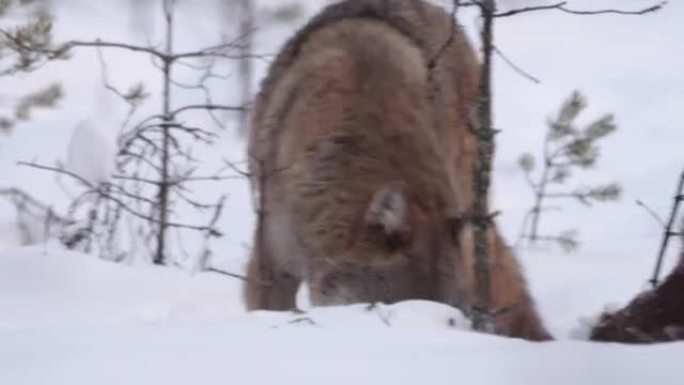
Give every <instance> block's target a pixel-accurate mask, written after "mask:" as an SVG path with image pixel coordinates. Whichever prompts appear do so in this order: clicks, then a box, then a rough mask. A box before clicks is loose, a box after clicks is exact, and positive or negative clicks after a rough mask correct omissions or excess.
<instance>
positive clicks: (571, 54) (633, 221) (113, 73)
mask: <svg viewBox="0 0 684 385" xmlns="http://www.w3.org/2000/svg"><path fill="white" fill-rule="evenodd" d="M63 2H64V5H63V6H60V7H59V9H58V14H57V20H56V31H57V34H58V38H59V39H68V38H74V37H77V38H79V39H83V40H89V39H94V38H97V37H101V38H105V39H109V40H123V41H136V40H139V39H140V37H141V33H142V32H141V31H140V30H136V31H133V30H131V26H132V25H133V23H132V22H131V20H129V18H128V15H127V13H126V12H127V9H128V8H127V5H128V2H127V1H120V2H114V1H110V2H93V1H87V0H64V1H63ZM179 3H180V4H181V9H180V10H179V12H178V17H179V23H180V24H179V27H178V44H179V46H181V47H186V48H187V47H193V46H195V47H196V46H198V45H200V44H204V43H207V44H209V45H211V44H213V43H215V42H216V41H217V39H218V37H219V36H218V29H219V28H218V26H220V25H229V24H228V23H231V22H232V21H230V20H229V21H228V22H226V21H225V20H226V19H229V18H228V15H222V14H220V13H217V12H216V11H215V10H214V8H213V7H212V6H211V3H213V0H211V1H210V0H206V1H192V2H191V1H189V0H186V1H183V0H179ZM258 3H259V4H260V7H269V6H272V5H273V4H279V3H280V2H278V1H275V0H268V1H266V0H261V1H259V2H258ZM306 3H307V7H306V9H307V12H310V13H311V12H315V11H316V10H317V9H318V8H319V5H318V4H319V3H322V2H321V1H317V0H309V1H307V2H306ZM516 3H518V4H531V3H540V2H532V1H522V0H520V1H517V2H516ZM652 3H653V2H651V1H646V0H643V1H642V0H620V1H617V0H613V1H610V0H601V1H590V0H574V1H570V2H569V6H572V7H574V8H586V9H595V8H599V7H600V8H604V7H622V8H626V9H637V8H640V7H643V6H646V5H650V4H652ZM184 4H185V5H184ZM683 19H684V3H683V2H681V1H671V2H670V4H669V5H668V6H667V7H666V9H664V10H663V11H662V12H660V13H658V14H655V15H648V16H642V17H630V16H622V17H621V16H591V17H577V16H569V15H564V14H559V13H551V12H546V13H538V14H533V15H523V16H518V17H515V18H507V19H501V20H499V21H498V24H497V31H496V32H497V35H496V39H497V40H496V44H497V46H498V47H499V48H500V49H501V50H503V51H504V52H505V53H506V55H507V56H509V57H510V58H511V59H513V60H514V61H515V62H516V63H517V64H518V65H519V66H521V67H522V68H524V69H525V70H527V71H529V72H530V73H532V74H533V75H535V76H536V77H538V78H539V79H541V80H542V84H532V83H531V82H529V81H528V80H526V79H524V78H522V77H521V76H520V75H518V74H516V73H515V72H514V71H512V70H511V69H510V68H509V67H508V66H506V65H505V64H503V63H502V62H500V61H498V62H497V66H496V71H495V79H494V80H495V83H494V84H495V96H496V99H495V110H496V116H495V118H496V125H497V127H499V128H501V129H502V130H503V133H502V134H501V135H500V136H499V137H498V145H499V147H498V152H497V158H496V160H497V164H496V173H495V192H496V194H495V205H496V207H497V209H500V210H502V212H503V215H502V216H501V217H500V223H501V225H502V227H503V230H504V232H505V233H506V235H507V237H508V238H509V240H513V237H514V236H515V235H516V234H517V232H518V227H519V225H520V221H521V220H522V217H523V215H524V212H525V209H526V208H527V207H528V206H529V205H530V203H531V198H532V197H531V194H530V192H529V191H528V190H527V186H526V185H525V183H524V182H523V178H522V174H521V173H520V172H519V170H518V169H517V166H516V160H517V157H518V156H519V155H520V153H522V152H526V151H532V152H535V151H536V150H538V149H539V148H540V145H541V141H542V138H543V132H544V130H545V125H544V122H545V121H546V119H547V118H548V117H549V116H550V115H551V114H552V113H554V111H556V110H557V108H558V107H559V105H560V103H561V102H562V100H564V99H565V98H566V97H567V96H568V95H569V94H570V92H571V91H572V90H574V89H579V90H580V91H582V92H583V93H584V94H585V95H586V96H587V98H588V100H589V104H590V108H589V110H588V111H587V113H586V114H585V118H586V119H587V120H591V119H592V118H596V117H598V116H600V115H602V114H604V113H607V112H610V113H614V114H615V115H616V118H617V122H618V124H619V130H618V132H617V133H616V134H614V135H613V136H612V137H611V138H609V139H608V140H606V141H605V144H604V146H603V147H602V157H601V159H600V161H599V167H598V168H597V170H596V171H592V172H588V173H585V174H582V176H581V178H579V179H577V180H576V181H577V182H578V184H581V183H591V182H596V181H601V182H602V181H617V182H620V183H622V185H623V186H624V190H625V191H624V198H623V199H622V201H621V202H619V203H611V204H605V205H598V206H595V207H594V208H591V209H586V208H584V207H582V206H580V205H577V204H575V203H574V202H571V203H569V204H567V205H564V210H563V211H562V212H559V213H550V214H549V215H548V217H545V218H544V219H543V225H544V227H545V228H547V229H549V230H551V231H554V230H563V229H567V228H577V229H578V230H580V237H581V240H582V242H583V245H582V248H581V249H580V250H579V251H578V252H576V254H574V255H573V256H571V258H579V257H584V256H586V257H588V258H601V257H608V256H610V257H623V256H624V257H633V258H640V259H643V260H644V268H645V269H646V271H644V275H646V274H648V269H649V268H650V266H651V263H652V260H653V257H654V255H655V252H656V249H657V246H658V244H659V241H660V234H661V231H660V229H659V227H658V225H657V224H656V223H655V222H654V221H653V220H652V219H651V218H650V217H649V215H648V214H646V213H645V212H644V211H643V209H641V208H640V207H638V206H637V205H636V204H635V203H634V201H635V200H636V199H641V200H643V201H644V202H646V203H647V204H649V205H650V206H651V207H652V208H653V209H654V210H655V211H657V212H658V213H660V214H661V216H663V217H664V216H666V215H667V211H668V210H669V206H670V203H671V199H670V198H671V196H672V193H673V190H674V187H675V186H674V185H675V179H676V177H677V174H678V172H679V171H680V170H681V169H682V167H683V166H684V151H683V149H684V146H683V144H684V127H683V125H682V116H683V115H684V113H683V112H682V108H683V107H684V74H682V71H681V69H682V68H684V53H682V51H681V49H679V47H680V46H681V41H680V40H681V38H682V37H684V25H683V24H682V22H681V20H683ZM304 21H305V18H304V19H302V20H300V21H299V22H300V23H301V22H304ZM460 21H461V23H462V24H464V25H465V26H466V27H467V28H468V30H469V31H471V32H472V31H474V27H475V26H476V18H475V14H474V13H472V12H464V13H463V14H462V15H461V19H460ZM160 25H161V24H160V23H155V24H154V25H152V26H150V28H149V29H150V31H148V32H149V33H148V38H149V40H150V41H152V42H157V41H159V40H160V39H159V35H158V34H155V33H154V31H156V30H157V29H158V27H160ZM226 30H227V31H230V28H226ZM258 33H259V34H258V36H257V42H258V44H259V46H260V47H261V50H262V52H264V53H273V52H275V51H276V50H277V47H278V46H279V45H280V44H281V43H282V42H283V41H284V39H286V38H287V37H288V36H289V34H291V33H292V28H291V27H287V26H282V25H281V26H276V27H269V28H262V29H261V30H260V31H259V32H258ZM106 56H107V58H108V62H109V69H110V78H111V80H112V81H113V82H114V83H117V84H119V85H121V86H122V87H123V88H125V87H127V86H129V85H131V84H133V83H135V82H136V81H144V82H145V83H146V84H147V85H148V88H149V89H150V90H151V91H155V90H156V89H157V88H155V87H157V82H158V79H159V74H158V73H157V72H156V71H155V70H154V68H153V67H151V66H150V64H149V61H148V60H147V59H146V58H140V59H136V58H134V57H133V56H131V55H130V54H121V53H117V52H111V53H107V54H106ZM265 65H266V64H265V63H259V75H260V76H261V75H263V70H264V68H265ZM183 76H185V75H184V74H181V77H183ZM55 79H59V80H61V81H62V82H63V84H64V87H65V90H66V93H67V96H66V98H65V99H64V100H63V102H62V103H61V105H62V108H61V109H59V110H57V111H54V112H46V113H39V114H37V115H36V120H35V121H34V122H31V123H29V124H26V125H24V126H22V127H19V128H18V129H17V131H16V133H15V134H14V135H13V136H12V137H10V138H8V139H6V140H3V141H0V181H1V182H0V183H2V184H3V185H5V184H12V183H17V184H20V185H22V186H25V187H26V188H28V189H29V190H32V192H33V193H34V194H36V195H38V196H40V197H42V198H43V199H55V196H56V194H55V191H56V188H55V186H54V182H53V180H52V177H51V176H49V175H45V174H44V173H40V172H36V171H33V170H26V169H18V168H16V167H15V166H14V162H15V161H16V160H17V159H24V160H26V159H34V158H35V159H38V160H42V161H47V162H49V161H51V159H54V158H55V157H59V158H61V159H64V153H65V151H66V146H67V143H68V135H69V132H70V130H71V129H72V128H73V127H74V126H75V125H76V124H77V123H78V122H79V121H80V120H82V119H86V118H87V119H90V120H93V121H97V122H100V123H101V124H102V126H103V127H107V128H109V129H112V130H113V129H115V128H116V127H118V124H119V123H120V122H121V120H122V119H123V114H124V112H125V109H124V108H123V106H122V105H121V103H120V102H118V101H117V100H116V98H113V97H112V96H110V95H109V94H108V93H107V92H106V91H104V90H103V89H102V87H101V83H100V68H99V66H98V63H97V58H96V56H95V54H94V52H93V51H81V52H79V53H77V54H76V55H75V56H74V58H73V59H72V60H71V61H69V62H65V63H57V64H53V65H50V66H48V67H47V68H45V70H44V71H41V72H39V73H36V74H34V75H31V76H30V77H27V78H26V79H25V80H22V81H9V82H8V81H7V80H5V79H3V81H5V82H8V83H6V84H7V85H9V86H10V87H3V89H27V90H28V89H31V87H32V86H35V85H39V84H43V83H44V82H46V81H50V80H55ZM231 87H233V86H232V85H231V84H230V83H229V82H225V83H222V84H217V86H216V90H217V91H218V94H217V98H218V99H219V101H225V102H228V103H231V102H232V101H231V96H232V95H233V94H234V93H232V92H231ZM197 97H198V96H197V95H190V94H183V95H179V99H178V100H177V102H178V101H190V100H197V99H196V98H197ZM156 103H158V100H156V99H154V98H153V99H151V100H150V101H149V103H148V107H147V108H148V109H152V108H154V107H156V105H157V104H156ZM218 149H219V150H218V152H219V155H222V156H226V157H230V158H232V159H242V158H244V156H242V154H241V153H240V152H241V151H242V150H241V146H240V145H237V144H235V135H233V134H231V133H227V134H226V135H225V137H224V140H223V142H222V143H221V145H220V146H219V147H218ZM573 180H574V179H573ZM225 189H226V191H228V192H229V193H230V195H231V196H230V200H229V207H228V209H227V212H228V213H229V215H227V216H226V218H225V221H224V224H223V225H224V231H225V232H226V234H228V236H227V237H226V239H225V240H223V241H222V243H221V245H222V246H221V251H222V254H224V255H226V256H234V257H236V258H237V257H244V253H245V249H244V245H245V244H246V243H248V242H249V238H250V233H251V224H252V217H251V214H250V210H249V205H248V200H247V196H248V195H247V190H246V186H245V185H244V184H243V183H237V182H234V183H232V184H226V185H225ZM0 207H2V206H0ZM557 254H559V253H558V252H557V251H555V250H554V251H552V252H550V255H554V256H553V257H552V256H550V257H549V258H556V255H557ZM522 259H524V255H523V256H522ZM617 267H619V266H617Z"/></svg>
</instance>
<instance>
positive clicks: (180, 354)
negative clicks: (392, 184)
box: [0, 247, 684, 385]
mask: <svg viewBox="0 0 684 385" xmlns="http://www.w3.org/2000/svg"><path fill="white" fill-rule="evenodd" d="M607 286H608V285H607ZM586 294H587V293H586V292H585V295H586ZM596 294H597V295H598V294H600V293H596ZM549 295H551V294H549ZM555 300H560V295H559V296H558V297H556V298H555ZM547 316H551V314H547ZM682 353H684V343H671V344H663V345H654V346H625V345H619V344H598V343H590V342H586V341H580V340H572V339H563V340H560V341H556V342H549V343H530V342H525V341H521V340H514V339H506V338H500V337H495V336H490V335H483V334H478V333H475V332H473V331H470V330H468V322H467V321H466V320H465V319H464V318H463V317H462V316H461V314H460V312H458V311H457V310H455V309H453V308H450V307H447V306H445V305H441V304H436V303H429V302H424V301H407V302H403V303H399V304H396V305H392V306H387V305H379V306H375V307H369V306H368V305H363V304H359V305H352V306H346V307H334V308H319V309H308V310H307V311H306V312H305V313H301V314H299V313H297V314H295V313H275V312H255V313H252V314H246V313H244V312H243V311H242V310H241V304H240V303H239V282H238V281H236V280H231V279H226V278H225V277H223V276H220V275H216V274H208V273H203V274H198V275H193V276H190V275H188V274H187V273H185V272H182V271H179V270H177V269H169V268H159V267H149V266H148V267H142V266H125V265H121V264H114V263H111V262H105V261H101V260H98V259H95V258H93V257H91V256H87V255H81V254H75V253H71V252H65V251H61V250H59V249H58V248H56V247H47V248H26V249H16V250H9V251H6V252H4V253H1V254H0V384H3V385H5V384H6V385H24V384H31V385H38V384H50V385H62V384H63V385H80V384H83V385H89V384H99V385H108V384H112V385H113V384H122V383H123V384H129V385H138V384H140V385H143V384H165V385H171V384H189V383H197V384H205V385H210V384H226V383H237V384H274V383H283V384H290V383H297V384H321V383H325V384H349V383H358V384H397V385H398V384H416V383H430V384H452V383H455V382H459V383H460V382H463V383H468V384H492V385H494V384H497V385H499V384H521V385H523V384H524V385H531V384H540V385H542V384H549V383H553V384H597V383H620V384H624V385H630V384H635V385H636V384H638V385H642V384H644V383H657V384H660V385H668V384H672V385H679V384H681V383H682V381H684V373H683V372H682V370H681V362H680V361H681V360H680V357H681V355H682Z"/></svg>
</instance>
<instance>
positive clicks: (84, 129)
mask: <svg viewBox="0 0 684 385" xmlns="http://www.w3.org/2000/svg"><path fill="white" fill-rule="evenodd" d="M111 132H112V130H109V131H106V130H105V129H104V128H103V127H102V126H101V125H97V124H95V123H94V122H92V121H90V120H83V121H81V122H80V123H79V124H78V125H77V126H76V127H75V128H74V131H73V132H72V134H71V140H70V142H69V149H68V153H67V159H68V161H67V168H68V169H69V170H70V171H71V172H73V173H75V174H76V175H78V176H80V177H81V178H83V179H85V180H87V181H88V182H90V183H92V184H98V183H102V182H107V181H109V179H110V178H111V176H112V171H113V169H114V157H115V156H116V142H115V140H114V135H113V134H112V133H111Z"/></svg>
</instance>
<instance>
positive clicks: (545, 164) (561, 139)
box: [518, 91, 622, 252]
mask: <svg viewBox="0 0 684 385" xmlns="http://www.w3.org/2000/svg"><path fill="white" fill-rule="evenodd" d="M586 106H587V104H586V100H585V98H584V97H583V96H582V95H581V94H580V93H579V92H577V91H575V92H573V94H572V95H571V96H570V97H569V98H568V99H567V100H566V101H565V102H564V103H563V105H562V107H561V109H560V111H559V113H558V115H557V116H556V117H555V118H553V119H551V120H549V121H548V123H547V125H548V130H547V132H546V137H545V139H544V147H543V152H542V154H541V156H539V157H538V158H537V157H535V156H534V155H532V154H530V153H525V154H523V155H522V156H520V158H519V160H518V164H519V166H520V168H521V169H522V170H523V172H524V173H525V180H526V181H527V184H528V185H529V187H530V189H531V190H532V193H533V194H534V203H533V205H532V207H531V208H530V209H529V210H528V212H527V215H526V216H525V219H524V221H523V224H522V226H521V230H520V235H519V237H518V245H520V244H521V243H522V242H525V241H527V242H529V243H530V244H534V243H537V242H539V241H546V242H554V243H556V244H557V245H558V246H560V247H561V248H562V249H563V250H564V251H566V252H570V251H573V250H575V249H577V247H579V241H578V234H577V231H576V230H566V231H563V232H561V233H558V234H544V233H542V232H540V221H541V216H542V213H543V212H545V211H549V210H551V209H552V207H549V206H546V203H547V202H548V201H549V200H557V199H574V200H577V201H578V202H579V203H581V204H583V205H586V206H591V205H592V204H593V203H595V202H610V201H615V200H618V199H619V198H620V195H621V193H622V188H621V186H620V185H619V184H618V183H608V184H605V185H595V186H580V187H576V188H574V189H571V190H568V189H567V187H566V186H567V184H568V182H569V181H570V179H571V178H572V176H573V175H574V173H575V172H577V171H581V170H587V169H591V168H593V167H595V166H596V163H597V160H598V158H599V154H600V152H599V145H600V142H601V140H602V139H604V138H606V137H607V136H609V135H610V134H612V133H613V132H614V131H615V130H616V128H617V126H616V124H615V122H614V119H613V115H611V114H607V115H604V116H602V117H600V118H599V119H597V120H594V121H593V122H591V123H590V124H588V125H586V126H585V127H583V128H580V127H579V126H578V123H577V122H576V120H577V118H578V117H579V115H580V114H581V113H582V111H583V110H584V109H585V108H586ZM537 164H539V165H540V169H539V171H538V172H535V171H536V169H537ZM535 174H536V175H535ZM559 190H560V191H559Z"/></svg>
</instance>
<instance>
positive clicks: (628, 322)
mask: <svg viewBox="0 0 684 385" xmlns="http://www.w3.org/2000/svg"><path fill="white" fill-rule="evenodd" d="M591 339H592V340H594V341H613V342H628V343H653V342H666V341H676V340H684V251H682V255H681V257H680V259H679V263H678V265H677V267H676V268H675V269H674V271H673V272H672V273H671V274H670V275H669V276H668V277H667V278H666V279H665V281H663V282H662V283H661V284H660V285H659V286H657V287H656V288H655V289H653V290H649V291H647V292H646V293H643V294H641V295H639V296H638V297H636V298H635V299H634V300H632V302H630V303H629V304H628V305H627V306H626V307H624V308H623V309H621V310H619V311H617V312H615V313H611V314H604V315H602V316H601V320H600V321H599V323H598V324H597V325H596V326H595V327H594V329H593V330H592V333H591Z"/></svg>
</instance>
